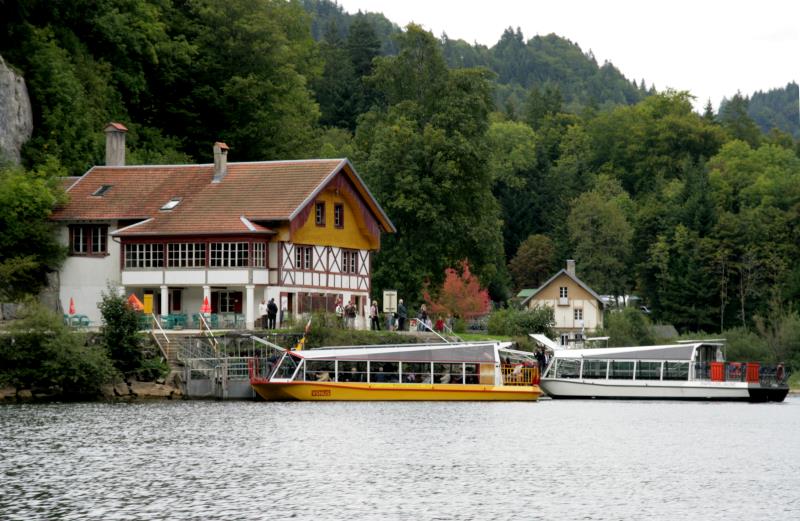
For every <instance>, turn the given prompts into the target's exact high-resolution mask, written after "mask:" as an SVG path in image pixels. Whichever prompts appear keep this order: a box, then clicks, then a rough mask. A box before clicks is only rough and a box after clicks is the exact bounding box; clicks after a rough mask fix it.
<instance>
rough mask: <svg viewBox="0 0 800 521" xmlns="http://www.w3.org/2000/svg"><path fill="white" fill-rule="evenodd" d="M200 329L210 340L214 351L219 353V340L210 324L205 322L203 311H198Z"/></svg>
mask: <svg viewBox="0 0 800 521" xmlns="http://www.w3.org/2000/svg"><path fill="white" fill-rule="evenodd" d="M199 317H200V331H201V332H202V333H203V335H204V336H206V337H207V338H209V339H210V340H211V346H212V347H213V348H214V353H216V354H219V341H218V340H217V339H216V337H215V336H214V333H213V332H212V331H213V330H212V329H211V326H209V325H208V322H206V317H205V316H204V315H203V313H200V315H199Z"/></svg>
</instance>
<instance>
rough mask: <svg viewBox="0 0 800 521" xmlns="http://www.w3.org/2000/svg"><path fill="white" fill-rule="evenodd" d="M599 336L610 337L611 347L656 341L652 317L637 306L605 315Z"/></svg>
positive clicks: (648, 343) (649, 343)
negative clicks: (651, 323) (651, 322)
mask: <svg viewBox="0 0 800 521" xmlns="http://www.w3.org/2000/svg"><path fill="white" fill-rule="evenodd" d="M597 336H607V337H610V338H609V340H608V345H609V347H619V346H647V345H653V344H655V343H656V339H655V337H654V336H653V333H652V330H651V329H650V319H648V318H647V316H646V315H645V314H644V313H642V312H641V311H639V310H638V309H636V308H624V309H622V310H621V311H613V312H609V313H606V314H605V315H604V325H603V328H602V329H600V330H598V331H597Z"/></svg>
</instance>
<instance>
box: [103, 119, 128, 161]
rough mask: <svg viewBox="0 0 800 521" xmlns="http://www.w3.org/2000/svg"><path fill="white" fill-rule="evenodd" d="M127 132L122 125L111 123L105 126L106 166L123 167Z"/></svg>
mask: <svg viewBox="0 0 800 521" xmlns="http://www.w3.org/2000/svg"><path fill="white" fill-rule="evenodd" d="M127 131H128V129H127V128H125V125H123V124H122V123H114V122H113V121H112V122H111V123H109V124H108V125H106V128H104V129H103V132H105V133H106V166H125V133H126V132H127Z"/></svg>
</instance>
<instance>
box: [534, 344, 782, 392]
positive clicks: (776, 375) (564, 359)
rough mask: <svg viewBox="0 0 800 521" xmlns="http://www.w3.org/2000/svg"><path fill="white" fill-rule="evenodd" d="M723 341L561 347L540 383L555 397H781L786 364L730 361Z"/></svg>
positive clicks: (545, 390)
mask: <svg viewBox="0 0 800 521" xmlns="http://www.w3.org/2000/svg"><path fill="white" fill-rule="evenodd" d="M722 346H723V345H722V344H721V343H717V342H691V343H679V344H674V345H659V346H642V347H611V348H597V349H558V350H555V351H554V353H553V357H552V359H551V361H550V363H549V364H548V365H547V368H546V369H545V371H544V373H543V374H542V378H541V381H540V384H539V385H540V386H541V388H542V390H543V391H544V392H545V393H547V394H548V395H549V396H551V397H552V398H620V399H655V400H742V401H752V402H766V401H774V402H781V401H783V399H784V398H786V394H787V393H788V392H789V387H788V385H787V382H786V373H785V370H784V367H783V364H778V365H777V366H765V365H762V364H759V363H752V362H747V363H741V362H725V361H724V359H723V349H722Z"/></svg>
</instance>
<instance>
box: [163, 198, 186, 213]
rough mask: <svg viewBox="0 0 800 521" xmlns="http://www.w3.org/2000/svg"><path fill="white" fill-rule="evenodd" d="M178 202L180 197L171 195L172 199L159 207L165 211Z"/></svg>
mask: <svg viewBox="0 0 800 521" xmlns="http://www.w3.org/2000/svg"><path fill="white" fill-rule="evenodd" d="M179 204H181V198H180V197H173V198H172V199H170V200H169V201H167V203H166V204H165V205H164V206H162V207H161V209H162V210H165V211H169V210H173V209H174V208H175V207H176V206H178V205H179Z"/></svg>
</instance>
